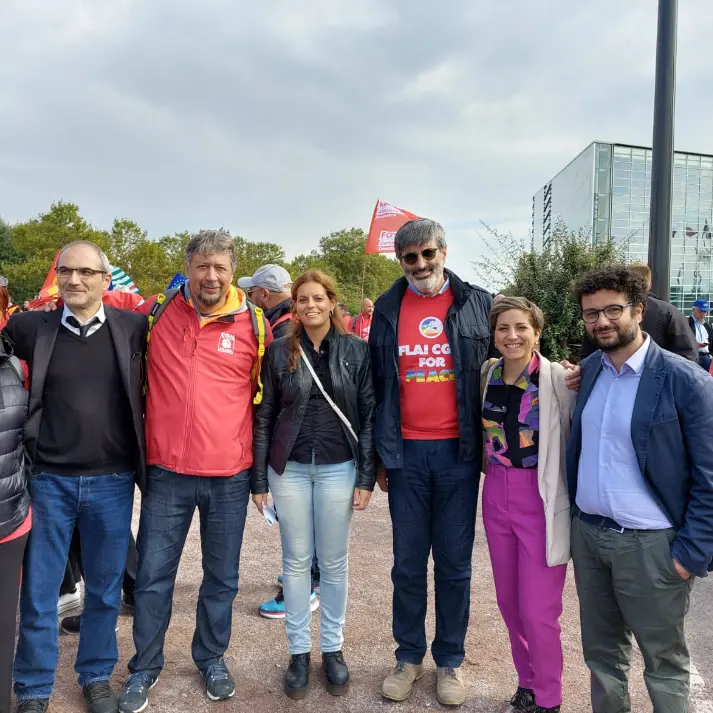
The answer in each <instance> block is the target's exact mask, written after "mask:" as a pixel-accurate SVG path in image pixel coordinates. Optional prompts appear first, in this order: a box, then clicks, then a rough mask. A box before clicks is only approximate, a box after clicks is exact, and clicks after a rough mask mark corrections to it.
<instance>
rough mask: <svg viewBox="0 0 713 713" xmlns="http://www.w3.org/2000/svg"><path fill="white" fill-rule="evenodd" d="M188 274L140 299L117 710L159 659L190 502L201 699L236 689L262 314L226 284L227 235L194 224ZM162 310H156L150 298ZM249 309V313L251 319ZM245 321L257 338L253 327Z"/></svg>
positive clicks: (140, 699)
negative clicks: (142, 450)
mask: <svg viewBox="0 0 713 713" xmlns="http://www.w3.org/2000/svg"><path fill="white" fill-rule="evenodd" d="M186 270H187V272H186V274H187V276H188V281H187V282H185V283H184V284H183V286H182V287H181V288H180V289H179V290H178V291H176V292H172V293H171V294H172V297H171V299H170V300H164V301H163V302H159V301H158V296H157V297H155V298H151V299H149V300H147V301H146V302H145V303H144V304H142V305H140V306H139V308H138V309H139V310H141V311H142V312H144V313H146V314H149V315H152V314H153V320H152V324H153V326H152V328H151V332H150V337H151V345H150V348H149V350H148V357H147V378H148V390H147V393H146V445H147V465H148V472H147V486H146V492H145V493H144V495H143V498H142V500H141V518H140V521H139V534H138V537H137V543H136V544H137V548H138V551H139V569H138V572H137V575H136V590H135V592H134V599H135V608H134V632H133V633H134V646H135V648H136V653H135V654H134V656H133V657H132V658H131V660H130V661H129V672H130V675H129V678H128V679H127V681H126V683H125V685H124V690H123V693H122V694H121V696H119V710H120V711H121V713H139V711H143V710H144V709H145V708H146V707H147V706H148V703H149V691H150V690H151V689H152V688H153V687H154V686H155V685H156V681H157V680H158V677H159V675H160V673H161V671H162V670H163V667H164V663H165V660H164V642H165V639H166V632H167V630H168V625H169V622H170V620H171V609H172V605H173V593H174V587H175V584H176V575H177V573H178V565H179V562H180V559H181V554H182V553H183V548H184V546H185V543H186V538H187V536H188V531H189V529H190V526H191V522H192V521H193V517H194V515H195V511H196V509H197V510H198V512H199V515H200V523H201V527H200V539H201V552H202V557H203V560H202V564H203V581H202V583H201V587H200V591H199V593H198V603H197V610H196V628H195V632H194V635H193V644H192V649H191V654H192V657H193V662H194V663H195V665H196V668H197V669H198V671H199V673H200V675H201V677H202V678H203V680H204V682H205V693H206V696H207V697H208V698H209V699H210V700H211V701H224V700H227V699H228V698H232V697H233V696H234V695H235V681H234V679H233V677H232V675H231V674H230V670H229V669H228V666H227V664H226V662H225V658H224V656H225V652H226V651H227V649H228V645H229V643H230V636H231V631H232V622H233V602H234V601H235V597H236V595H237V593H238V580H239V576H238V575H239V568H240V551H241V549H242V544H243V532H244V529H245V517H246V515H247V506H248V501H249V499H250V467H251V466H252V462H253V452H252V432H253V408H254V406H253V403H254V400H255V398H256V397H258V396H259V395H260V386H259V378H258V377H259V369H260V362H261V359H262V354H261V353H260V351H261V350H260V341H259V335H260V334H261V333H262V334H263V335H264V345H268V344H269V343H270V341H271V340H272V333H271V331H270V325H269V323H268V322H267V321H266V320H265V319H264V317H258V315H256V314H253V309H254V308H253V307H252V306H251V305H249V304H248V301H247V298H246V296H245V294H244V293H243V291H242V290H239V289H237V288H235V287H233V285H232V282H233V273H234V272H235V242H234V240H233V238H232V236H231V235H230V234H229V233H226V232H224V231H222V230H202V231H200V232H199V233H197V234H196V235H194V236H193V237H192V238H191V239H190V240H189V242H188V245H187V246H186ZM157 304H158V305H159V306H162V307H163V310H162V312H161V314H160V315H158V316H157V312H154V311H153V310H154V307H155V305H157ZM253 317H254V318H255V321H254V322H253ZM256 329H257V330H258V331H257V335H256Z"/></svg>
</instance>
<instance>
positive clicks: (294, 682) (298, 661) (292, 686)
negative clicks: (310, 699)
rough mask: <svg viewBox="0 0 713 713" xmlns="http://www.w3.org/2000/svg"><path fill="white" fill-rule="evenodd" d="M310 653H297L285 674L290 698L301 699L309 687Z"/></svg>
mask: <svg viewBox="0 0 713 713" xmlns="http://www.w3.org/2000/svg"><path fill="white" fill-rule="evenodd" d="M309 658H310V656H309V654H295V655H294V656H292V657H291V658H290V665H289V666H288V667H287V673H286V674H285V693H286V694H287V696H288V698H292V700H294V701H299V700H301V699H302V698H304V697H305V696H306V695H307V690H308V689H309Z"/></svg>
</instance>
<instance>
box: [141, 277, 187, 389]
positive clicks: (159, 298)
mask: <svg viewBox="0 0 713 713" xmlns="http://www.w3.org/2000/svg"><path fill="white" fill-rule="evenodd" d="M180 291H181V288H180V287H174V288H173V289H172V290H166V291H165V292H161V293H160V294H158V295H156V301H155V302H154V303H153V304H152V305H151V309H150V310H149V314H148V320H149V328H148V330H147V331H146V379H145V380H144V393H146V391H147V390H148V388H149V379H148V375H149V369H148V366H149V365H148V361H149V343H150V342H151V330H152V329H153V328H154V325H155V324H156V322H157V320H158V318H159V317H160V316H161V315H162V314H163V313H164V310H165V309H166V307H168V305H169V304H170V303H171V300H173V298H174V297H175V296H176V295H177V294H178V293H179V292H180Z"/></svg>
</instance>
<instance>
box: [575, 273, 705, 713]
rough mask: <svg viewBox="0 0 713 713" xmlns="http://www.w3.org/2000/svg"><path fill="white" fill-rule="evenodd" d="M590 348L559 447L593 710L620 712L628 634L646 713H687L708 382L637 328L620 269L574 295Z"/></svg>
mask: <svg viewBox="0 0 713 713" xmlns="http://www.w3.org/2000/svg"><path fill="white" fill-rule="evenodd" d="M576 295H577V300H578V302H579V305H580V308H581V310H582V319H583V320H584V325H585V327H586V329H587V332H588V333H589V336H590V338H591V339H592V340H593V341H594V343H595V345H596V346H597V347H598V349H599V351H597V352H595V353H594V354H592V355H591V356H590V357H588V358H587V359H585V360H584V362H583V363H582V380H581V388H580V391H579V397H578V399H577V406H576V409H575V412H574V415H573V418H572V430H571V436H570V439H569V443H568V446H567V479H568V491H569V497H570V501H571V505H572V508H573V513H574V518H573V521H572V538H571V549H572V559H573V562H574V575H575V581H576V584H577V592H578V594H579V600H580V619H581V628H582V646H583V649H584V660H585V661H586V664H587V666H588V667H589V669H590V671H591V696H592V710H593V711H594V713H609V712H610V711H630V710H631V701H630V699H629V692H628V678H629V670H630V664H631V651H632V638H635V639H636V641H637V643H638V645H639V648H640V650H641V653H642V655H643V659H644V680H645V682H646V686H647V689H648V692H649V697H650V699H651V702H652V704H653V710H654V713H687V711H688V709H689V700H688V698H689V690H690V658H689V655H688V648H687V646H686V638H685V631H684V619H685V616H686V613H687V611H688V606H689V603H690V593H691V586H692V583H693V580H694V578H695V577H705V576H706V575H707V573H708V572H710V571H711V570H713V565H712V564H711V563H712V561H713V449H712V448H711V446H710V443H709V441H708V439H707V438H702V437H701V434H707V433H710V432H711V431H713V379H711V378H710V376H709V375H708V374H706V373H705V372H704V371H703V370H702V369H700V368H699V367H698V366H697V365H695V364H694V363H693V362H691V361H688V360H686V359H681V358H680V357H679V356H677V355H673V354H671V352H669V351H666V350H665V349H661V348H660V347H659V346H658V345H657V344H656V343H655V342H654V341H653V340H652V339H651V337H650V336H649V335H648V334H646V333H644V332H642V330H641V321H642V312H643V310H644V305H645V303H646V297H647V284H646V281H645V280H644V279H643V278H642V277H641V276H640V275H638V274H636V273H635V272H633V271H632V270H630V269H627V268H625V267H616V266H615V267H608V268H602V269H600V270H597V271H595V272H592V273H590V274H588V275H585V276H584V277H582V278H581V280H580V281H579V283H578V284H577V287H576Z"/></svg>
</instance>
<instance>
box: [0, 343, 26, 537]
mask: <svg viewBox="0 0 713 713" xmlns="http://www.w3.org/2000/svg"><path fill="white" fill-rule="evenodd" d="M7 352H10V348H9V347H7V346H6V345H5V344H4V342H3V340H2V339H0V540H1V539H3V538H5V537H7V536H8V535H11V534H12V533H13V532H15V530H17V528H18V527H20V525H22V523H23V522H24V521H25V518H26V517H27V513H28V512H29V510H30V493H29V491H28V489H27V477H26V475H25V457H24V448H23V445H22V435H23V429H24V426H25V418H26V417H27V391H25V387H24V385H23V380H22V378H21V377H20V375H19V374H18V372H17V370H16V369H15V367H13V366H12V364H11V363H10V358H9V354H8V353H7Z"/></svg>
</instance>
